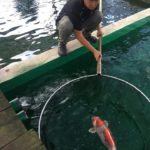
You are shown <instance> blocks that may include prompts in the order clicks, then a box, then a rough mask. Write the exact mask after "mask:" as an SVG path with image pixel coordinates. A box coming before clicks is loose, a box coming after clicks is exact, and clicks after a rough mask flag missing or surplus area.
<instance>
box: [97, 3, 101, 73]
mask: <svg viewBox="0 0 150 150" xmlns="http://www.w3.org/2000/svg"><path fill="white" fill-rule="evenodd" d="M99 11H100V12H102V0H99ZM100 28H101V23H100ZM98 51H100V53H101V54H102V39H101V36H100V37H99V38H98ZM97 74H98V75H101V74H102V62H101V58H99V59H98V60H97Z"/></svg>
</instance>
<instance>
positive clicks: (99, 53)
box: [93, 50, 102, 61]
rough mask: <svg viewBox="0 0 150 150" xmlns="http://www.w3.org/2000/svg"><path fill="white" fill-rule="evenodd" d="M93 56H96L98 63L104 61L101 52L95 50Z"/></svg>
mask: <svg viewBox="0 0 150 150" xmlns="http://www.w3.org/2000/svg"><path fill="white" fill-rule="evenodd" d="M93 54H94V57H95V59H96V61H98V60H99V59H102V54H101V52H100V51H97V50H95V51H94V53H93Z"/></svg>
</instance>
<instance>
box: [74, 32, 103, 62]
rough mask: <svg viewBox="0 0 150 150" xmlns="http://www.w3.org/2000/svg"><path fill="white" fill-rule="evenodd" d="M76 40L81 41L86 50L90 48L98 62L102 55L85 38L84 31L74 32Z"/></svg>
mask: <svg viewBox="0 0 150 150" xmlns="http://www.w3.org/2000/svg"><path fill="white" fill-rule="evenodd" d="M74 33H75V36H76V38H77V39H78V40H79V42H80V43H81V44H82V45H84V46H85V47H86V48H88V49H89V50H90V51H91V52H92V53H93V55H94V57H95V59H96V61H97V60H98V59H99V58H100V57H101V53H100V52H99V51H98V50H97V49H95V48H94V47H93V46H92V45H91V44H90V43H89V42H88V41H87V40H86V38H85V37H84V35H83V33H82V31H78V30H74Z"/></svg>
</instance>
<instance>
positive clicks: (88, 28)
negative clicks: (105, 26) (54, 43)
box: [56, 0, 103, 60]
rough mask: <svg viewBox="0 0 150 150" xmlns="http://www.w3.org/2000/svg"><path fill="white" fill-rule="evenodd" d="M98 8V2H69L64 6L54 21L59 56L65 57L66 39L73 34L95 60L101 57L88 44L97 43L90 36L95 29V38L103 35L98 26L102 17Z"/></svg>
mask: <svg viewBox="0 0 150 150" xmlns="http://www.w3.org/2000/svg"><path fill="white" fill-rule="evenodd" d="M98 7H99V0H69V1H68V2H67V3H66V4H65V6H64V7H63V9H62V10H61V12H60V14H59V16H58V18H57V19H56V25H57V29H58V34H59V35H58V36H59V37H58V40H59V41H58V54H59V55H60V56H65V55H67V48H66V43H67V39H68V38H69V36H70V35H71V34H72V33H73V32H74V34H75V37H76V38H77V39H78V40H79V42H80V43H81V44H83V45H84V46H85V47H87V48H88V49H89V50H90V51H91V52H92V53H93V55H94V57H95V59H96V60H98V59H99V58H100V57H101V53H100V52H99V51H98V50H96V49H95V48H94V47H93V46H92V45H91V44H90V43H96V42H97V38H96V37H93V36H91V32H92V31H94V30H95V29H97V36H98V37H99V36H102V35H103V32H102V30H101V28H100V26H99V24H100V22H101V20H102V15H101V13H100V12H99V11H98Z"/></svg>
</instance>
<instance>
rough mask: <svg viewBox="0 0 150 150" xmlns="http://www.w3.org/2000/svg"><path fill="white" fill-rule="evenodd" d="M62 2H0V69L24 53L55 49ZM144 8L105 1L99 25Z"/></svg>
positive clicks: (118, 0) (31, 0)
mask: <svg viewBox="0 0 150 150" xmlns="http://www.w3.org/2000/svg"><path fill="white" fill-rule="evenodd" d="M65 3H66V0H5V1H4V0H0V57H1V59H2V60H1V61H0V68H1V65H2V64H3V65H4V64H5V65H6V64H9V63H11V62H12V59H11V58H12V57H14V56H15V55H19V54H20V53H23V52H25V51H35V50H37V49H39V50H40V51H39V52H43V51H45V50H48V49H50V48H52V47H55V46H56V45H57V34H56V26H55V19H56V16H57V15H58V13H59V11H60V10H61V8H62V7H63V6H64V4H65ZM144 7H145V6H144ZM144 7H143V6H140V5H136V6H135V5H131V4H130V3H129V2H128V1H124V0H115V1H114V0H105V1H104V2H103V14H104V20H103V25H106V24H109V23H112V22H114V21H117V20H119V19H121V18H124V17H126V16H129V15H130V14H133V13H135V12H137V11H140V10H142V9H144ZM3 65H2V66H3Z"/></svg>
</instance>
